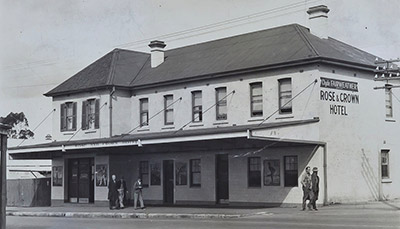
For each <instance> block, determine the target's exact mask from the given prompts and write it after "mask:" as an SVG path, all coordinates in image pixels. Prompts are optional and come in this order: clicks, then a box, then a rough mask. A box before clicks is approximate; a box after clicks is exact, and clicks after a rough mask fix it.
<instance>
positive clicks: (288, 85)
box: [279, 79, 292, 113]
mask: <svg viewBox="0 0 400 229" xmlns="http://www.w3.org/2000/svg"><path fill="white" fill-rule="evenodd" d="M291 99H292V81H291V79H281V80H279V108H280V112H281V113H283V112H284V113H290V112H292V102H291V101H290V100H291ZM289 101H290V102H289Z"/></svg>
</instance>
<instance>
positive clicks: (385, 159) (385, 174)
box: [381, 150, 389, 178]
mask: <svg viewBox="0 0 400 229" xmlns="http://www.w3.org/2000/svg"><path fill="white" fill-rule="evenodd" d="M381 173H382V178H389V150H382V151H381Z"/></svg>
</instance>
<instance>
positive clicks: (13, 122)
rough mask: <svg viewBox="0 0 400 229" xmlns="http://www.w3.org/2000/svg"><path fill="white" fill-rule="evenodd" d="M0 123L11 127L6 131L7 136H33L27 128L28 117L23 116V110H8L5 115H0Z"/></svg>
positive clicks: (16, 137) (19, 137)
mask: <svg viewBox="0 0 400 229" xmlns="http://www.w3.org/2000/svg"><path fill="white" fill-rule="evenodd" d="M0 123H3V124H6V125H9V126H11V127H12V128H11V129H10V130H9V132H8V137H9V138H15V139H28V138H33V136H34V135H35V134H34V133H33V132H32V131H31V130H30V129H29V123H28V119H27V118H26V117H25V114H24V112H20V113H14V112H10V114H8V115H7V116H6V117H0Z"/></svg>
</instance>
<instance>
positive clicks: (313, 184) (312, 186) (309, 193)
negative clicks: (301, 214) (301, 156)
mask: <svg viewBox="0 0 400 229" xmlns="http://www.w3.org/2000/svg"><path fill="white" fill-rule="evenodd" d="M312 171H313V173H312V174H311V168H310V166H307V167H306V173H305V174H304V175H303V177H302V178H301V184H302V186H303V209H302V210H303V211H304V210H306V203H307V200H309V203H308V204H307V207H308V209H310V210H312V209H314V210H315V211H318V209H317V204H316V202H317V200H318V193H319V176H318V168H317V167H314V168H313V169H312Z"/></svg>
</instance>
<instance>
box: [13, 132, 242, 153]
mask: <svg viewBox="0 0 400 229" xmlns="http://www.w3.org/2000/svg"><path fill="white" fill-rule="evenodd" d="M230 138H247V132H246V131H240V132H234V133H223V134H207V135H197V136H180V137H170V138H158V139H143V140H141V139H137V140H125V141H124V140H121V141H116V142H99V143H84V144H75V145H61V146H54V147H40V148H28V149H11V150H9V151H8V152H9V154H10V155H13V154H20V153H36V152H54V151H63V152H65V151H68V150H83V149H96V148H112V147H126V146H138V147H142V146H145V145H153V144H165V143H176V142H190V141H200V140H217V139H230Z"/></svg>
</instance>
